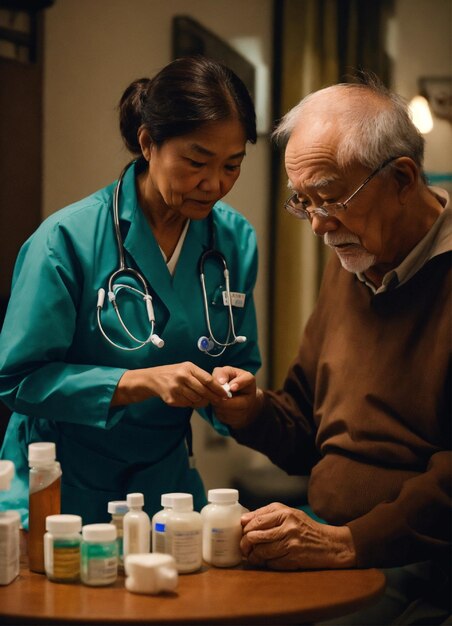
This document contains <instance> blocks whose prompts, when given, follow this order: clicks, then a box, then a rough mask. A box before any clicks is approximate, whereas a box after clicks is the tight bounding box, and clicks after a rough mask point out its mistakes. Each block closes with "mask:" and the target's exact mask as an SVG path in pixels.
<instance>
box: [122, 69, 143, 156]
mask: <svg viewBox="0 0 452 626" xmlns="http://www.w3.org/2000/svg"><path fill="white" fill-rule="evenodd" d="M150 83H151V79H150V78H138V79H137V80H134V81H133V82H132V83H130V85H129V86H128V87H127V89H126V90H125V91H124V93H123V94H122V96H121V100H120V101H119V105H118V108H119V128H120V131H121V136H122V138H123V140H124V143H125V145H126V147H127V149H128V150H130V152H132V153H133V154H141V148H140V144H139V143H138V129H139V128H140V126H141V124H142V110H143V105H144V103H145V101H146V98H147V93H148V88H149V84H150Z"/></svg>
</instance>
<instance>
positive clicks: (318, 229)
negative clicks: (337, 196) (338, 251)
mask: <svg viewBox="0 0 452 626" xmlns="http://www.w3.org/2000/svg"><path fill="white" fill-rule="evenodd" d="M311 228H312V232H313V233H314V235H317V237H323V235H324V234H325V233H328V232H332V231H334V230H337V229H338V228H339V222H338V220H337V219H336V218H335V217H331V216H328V217H321V216H320V215H313V216H312V219H311Z"/></svg>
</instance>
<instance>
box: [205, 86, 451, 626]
mask: <svg viewBox="0 0 452 626" xmlns="http://www.w3.org/2000/svg"><path fill="white" fill-rule="evenodd" d="M275 135H276V138H277V139H278V140H280V141H282V142H285V143H286V144H287V145H286V151H285V164H286V171H287V175H288V179H289V187H290V189H291V196H290V198H289V199H288V200H287V202H286V204H285V208H286V209H287V210H288V211H290V213H292V214H293V215H294V216H295V217H297V218H299V219H304V220H308V221H309V223H310V225H311V228H312V231H313V233H314V234H315V235H317V236H318V237H322V238H323V240H324V243H325V244H326V245H327V246H329V247H330V248H331V249H332V250H333V251H334V253H335V254H333V255H332V257H331V258H330V260H329V263H328V265H327V268H326V270H325V273H324V277H323V282H322V286H321V290H320V295H319V299H318V302H317V305H316V307H315V310H314V312H313V314H312V316H311V318H310V320H309V322H308V324H307V327H306V329H305V333H304V336H303V339H302V343H301V346H300V349H299V352H298V356H297V358H296V359H295V361H294V363H293V364H292V366H291V368H290V370H289V372H288V375H287V379H286V381H285V384H284V387H283V389H282V390H280V391H278V392H271V391H262V390H260V389H256V383H255V379H254V377H253V376H252V375H251V374H249V373H247V372H244V371H242V370H238V369H237V368H233V367H223V368H217V369H216V370H215V372H214V376H215V377H216V378H217V379H218V380H219V381H220V382H221V383H224V382H228V383H229V385H230V389H231V391H232V392H233V397H232V398H231V399H228V400H225V401H221V405H220V406H218V407H217V415H218V416H219V418H220V419H221V420H222V421H223V422H224V423H225V424H228V425H229V427H230V430H231V433H232V435H233V436H234V437H235V438H236V439H237V441H239V442H240V443H242V444H245V445H247V446H250V447H252V448H255V449H256V450H259V451H260V452H263V453H264V454H266V455H268V457H269V458H270V459H271V460H272V461H273V462H274V463H275V464H277V465H279V466H280V467H282V468H283V469H285V470H286V471H287V472H288V473H289V474H302V473H309V474H310V481H309V492H308V499H309V505H310V507H311V509H312V511H313V512H314V513H315V515H316V516H317V517H318V518H321V519H322V520H324V521H325V522H326V523H323V524H322V523H319V522H318V521H314V519H313V518H311V517H310V516H309V515H308V514H306V513H305V512H303V511H301V510H298V509H292V508H289V507H286V506H283V505H281V504H276V503H275V504H271V505H269V506H267V507H264V508H262V509H259V510H258V511H254V512H251V513H248V514H247V515H245V516H244V517H243V520H242V521H243V526H244V538H243V540H242V548H243V551H244V553H245V554H246V555H247V557H248V559H249V561H250V562H251V563H253V564H256V565H263V564H266V565H267V566H268V567H271V568H276V569H297V568H301V569H310V568H349V567H373V566H377V567H384V568H395V567H396V566H397V567H398V568H399V569H398V571H402V570H403V568H402V569H401V570H400V566H407V565H408V564H413V563H416V564H419V563H422V566H420V568H417V565H416V566H413V565H410V566H409V567H408V568H405V569H407V571H409V572H410V573H409V575H410V576H411V573H412V571H413V569H414V570H415V571H416V576H417V575H418V574H419V572H421V573H420V574H419V576H420V580H422V576H423V572H424V571H426V568H425V562H427V561H428V565H429V566H430V565H431V564H432V563H434V564H435V568H434V569H435V572H436V573H438V572H439V581H440V585H436V583H435V587H436V592H439V591H440V590H441V585H444V577H447V574H448V573H450V561H449V557H450V534H451V506H450V496H451V455H450V444H451V419H450V418H451V415H450V408H451V395H450V393H451V391H450V382H451V373H450V352H451V313H452V307H451V266H452V264H451V249H452V229H451V222H452V220H451V209H450V208H448V206H449V205H448V197H447V193H445V192H443V191H442V190H438V189H432V188H429V187H428V186H427V184H426V181H425V178H424V174H423V170H422V161H423V148H424V141H423V138H422V137H421V135H420V134H419V133H418V132H417V130H416V128H415V127H414V125H413V124H412V122H411V120H410V117H409V115H408V112H407V108H406V105H405V103H404V102H403V101H402V99H401V98H399V97H398V96H397V95H395V94H392V93H390V92H388V91H387V90H386V89H385V88H384V87H382V86H381V85H379V84H378V83H377V82H376V81H373V82H371V81H368V82H367V83H366V84H339V85H334V86H332V87H328V88H326V89H322V90H320V91H318V92H315V93H313V94H311V95H309V96H308V97H306V98H305V99H304V100H302V101H301V102H300V103H299V104H298V105H297V106H295V107H294V108H293V109H292V110H291V111H289V113H287V115H286V116H285V117H284V118H283V119H282V121H281V122H280V124H279V126H278V128H277V129H276V131H275ZM394 571H396V570H394ZM443 574H444V576H443ZM435 575H436V574H435ZM431 576H433V574H431V573H429V572H427V574H426V577H427V579H430V582H431ZM427 586H428V585H427ZM442 588H444V587H442ZM449 592H450V590H449V589H448V587H447V586H446V592H445V593H447V595H449ZM435 602H436V599H435V598H434V599H433V600H432V603H433V604H435ZM429 619H430V618H429ZM438 619H440V618H438ZM350 623H352V622H350ZM374 623H380V622H374ZM381 623H383V622H381ZM384 623H388V622H384ZM400 623H405V622H400ZM407 623H409V622H407ZM419 623H425V624H427V623H428V624H431V623H439V622H434V621H424V622H419Z"/></svg>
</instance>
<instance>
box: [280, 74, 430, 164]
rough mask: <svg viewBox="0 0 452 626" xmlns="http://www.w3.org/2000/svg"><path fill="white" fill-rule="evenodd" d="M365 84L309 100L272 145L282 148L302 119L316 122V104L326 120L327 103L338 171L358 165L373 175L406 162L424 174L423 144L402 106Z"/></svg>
mask: <svg viewBox="0 0 452 626" xmlns="http://www.w3.org/2000/svg"><path fill="white" fill-rule="evenodd" d="M364 80H365V82H361V83H339V84H337V85H332V86H330V87H326V88H324V89H321V90H319V91H316V92H313V93H311V94H309V95H308V96H306V97H305V98H303V99H302V100H301V101H300V102H299V103H298V104H297V105H296V106H295V107H293V109H291V110H290V111H289V112H288V113H287V114H286V115H285V116H284V117H283V118H282V120H281V121H280V122H279V124H278V125H277V127H276V128H275V130H274V132H273V134H272V137H273V139H274V140H275V141H276V142H277V143H278V144H280V145H285V144H286V143H287V141H288V140H289V137H290V135H291V134H292V132H293V130H294V129H295V127H296V126H297V124H298V122H299V121H300V120H301V119H302V118H303V117H304V116H305V115H306V116H308V115H309V118H310V119H315V116H316V106H317V105H318V104H321V109H322V112H321V113H319V115H321V116H325V103H326V113H328V110H329V102H328V99H330V101H331V118H332V119H334V121H335V123H337V124H338V125H339V129H340V139H339V144H338V148H337V154H336V158H337V162H338V164H339V166H340V167H346V166H347V165H348V164H350V163H351V162H353V161H358V163H361V164H362V165H365V166H366V167H369V168H370V169H374V168H377V167H378V166H379V165H381V163H383V162H384V161H386V160H387V159H389V158H391V157H400V156H407V157H410V158H411V159H413V161H414V162H415V163H416V164H417V165H418V167H419V169H420V171H421V172H422V165H423V159H424V138H423V137H422V135H421V134H420V132H419V131H418V130H417V128H416V127H415V125H414V124H413V122H412V120H411V117H410V114H409V109H408V106H407V103H406V101H405V100H404V99H403V98H402V97H401V96H399V95H397V94H395V93H393V92H391V91H389V90H388V89H386V87H384V85H383V84H382V83H381V82H380V81H379V80H378V79H377V78H376V77H372V76H369V75H366V76H365V77H364ZM342 95H345V96H350V97H347V98H346V100H345V102H346V104H347V106H346V107H344V106H342V107H340V110H339V111H338V107H337V101H338V98H340V97H341V96H342Z"/></svg>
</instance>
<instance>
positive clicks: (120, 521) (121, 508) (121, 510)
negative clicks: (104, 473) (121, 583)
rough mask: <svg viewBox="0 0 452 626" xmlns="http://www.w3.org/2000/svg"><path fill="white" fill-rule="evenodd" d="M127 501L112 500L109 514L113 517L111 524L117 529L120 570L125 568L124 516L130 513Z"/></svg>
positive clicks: (109, 504)
mask: <svg viewBox="0 0 452 626" xmlns="http://www.w3.org/2000/svg"><path fill="white" fill-rule="evenodd" d="M128 510H129V507H128V506H127V501H126V500H111V501H110V502H109V503H108V512H109V513H110V515H111V522H110V524H113V526H115V527H116V533H117V536H116V542H117V544H118V566H119V568H120V569H123V567H124V546H123V538H124V515H125V514H126V513H127V512H128Z"/></svg>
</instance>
